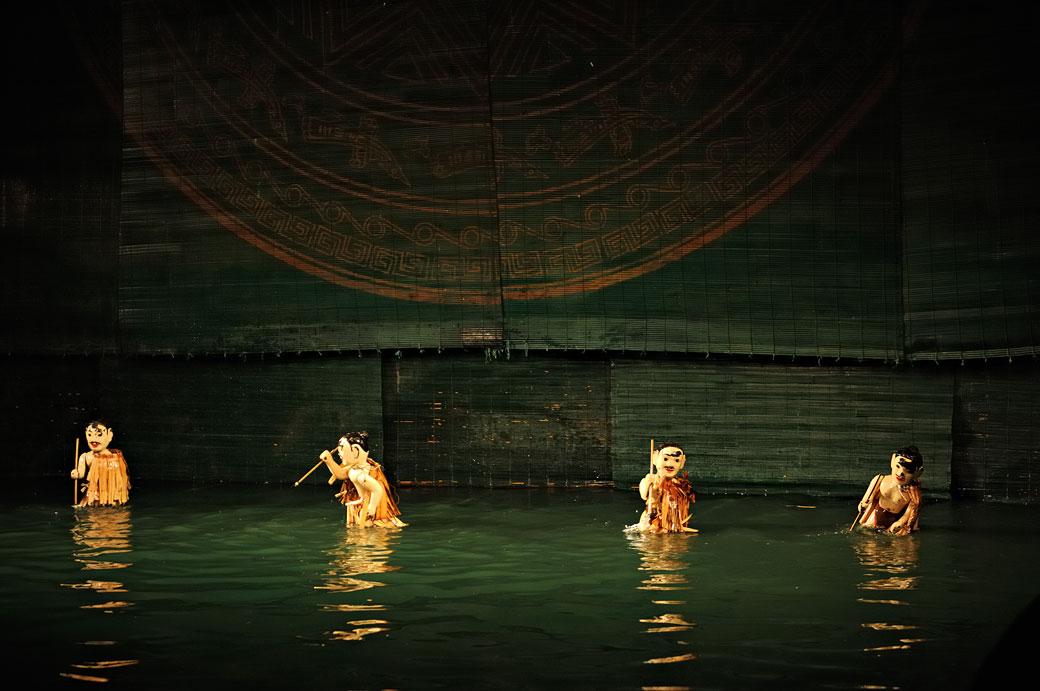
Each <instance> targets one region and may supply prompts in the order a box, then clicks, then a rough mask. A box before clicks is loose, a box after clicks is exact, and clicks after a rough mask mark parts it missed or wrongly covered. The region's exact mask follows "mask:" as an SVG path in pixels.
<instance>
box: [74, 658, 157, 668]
mask: <svg viewBox="0 0 1040 691" xmlns="http://www.w3.org/2000/svg"><path fill="white" fill-rule="evenodd" d="M140 662H141V661H140V660H102V661H101V662H81V663H79V664H74V665H72V666H73V667H76V668H77V669H112V668H114V667H129V666H131V665H136V664H139V663H140Z"/></svg>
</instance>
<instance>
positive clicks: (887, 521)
mask: <svg viewBox="0 0 1040 691" xmlns="http://www.w3.org/2000/svg"><path fill="white" fill-rule="evenodd" d="M890 464H891V467H892V473H891V474H890V475H876V476H875V477H874V479H873V480H871V482H870V485H869V486H868V487H867V491H866V494H864V495H863V498H862V499H861V500H860V502H859V512H860V516H859V518H858V524H859V525H861V526H863V527H865V528H877V529H879V530H887V531H888V532H889V533H891V534H892V535H909V534H910V533H912V532H915V531H916V530H917V527H918V526H917V524H918V520H919V519H920V515H921V481H920V477H921V474H922V473H924V459H923V458H921V452H920V451H918V450H917V447H916V446H907V447H904V448H902V449H899V450H898V451H896V452H895V453H894V454H892V459H891V461H890ZM854 525H855V524H854Z"/></svg>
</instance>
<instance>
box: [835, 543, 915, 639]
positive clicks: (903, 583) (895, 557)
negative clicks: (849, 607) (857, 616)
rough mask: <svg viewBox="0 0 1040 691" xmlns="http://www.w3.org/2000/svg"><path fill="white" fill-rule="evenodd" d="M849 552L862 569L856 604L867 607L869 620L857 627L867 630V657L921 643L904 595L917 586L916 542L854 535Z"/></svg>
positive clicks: (909, 604)
mask: <svg viewBox="0 0 1040 691" xmlns="http://www.w3.org/2000/svg"><path fill="white" fill-rule="evenodd" d="M852 546H853V549H854V550H855V552H856V557H857V558H858V560H859V563H860V566H861V567H862V568H863V580H862V581H861V582H860V583H859V584H858V586H857V587H858V588H859V590H860V596H859V597H858V598H857V601H858V602H861V603H864V604H865V605H869V606H871V608H870V612H871V615H870V616H871V620H870V621H867V622H864V623H863V624H862V625H861V626H862V627H863V628H864V629H866V630H869V631H870V632H872V633H870V634H869V635H868V639H867V640H868V641H869V644H868V645H867V647H865V648H864V651H865V652H868V653H871V654H877V653H883V652H889V651H896V650H908V649H910V648H911V647H912V646H913V645H915V644H918V643H922V642H924V641H925V640H926V639H924V638H921V636H920V632H919V631H918V626H917V625H916V624H912V623H908V622H907V618H908V617H910V616H911V615H912V614H913V609H912V607H911V603H910V601H909V600H908V599H906V593H908V592H909V591H913V590H916V589H917V588H918V586H919V585H920V577H919V576H918V575H917V565H918V558H919V555H918V550H919V549H920V543H919V542H918V541H917V540H892V539H889V538H888V537H886V536H885V535H880V534H874V535H869V534H862V535H858V536H857V537H856V538H855V539H854V541H853V543H852Z"/></svg>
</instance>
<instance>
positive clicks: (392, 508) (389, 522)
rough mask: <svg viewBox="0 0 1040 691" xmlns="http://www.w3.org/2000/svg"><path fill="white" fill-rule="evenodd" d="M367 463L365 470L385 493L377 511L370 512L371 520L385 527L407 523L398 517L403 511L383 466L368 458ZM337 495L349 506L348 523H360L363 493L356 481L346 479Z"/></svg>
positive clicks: (341, 501)
mask: <svg viewBox="0 0 1040 691" xmlns="http://www.w3.org/2000/svg"><path fill="white" fill-rule="evenodd" d="M367 465H368V467H367V469H365V471H364V472H366V473H367V474H368V475H369V476H370V477H371V478H372V479H373V480H375V481H376V482H378V483H379V486H380V487H382V488H383V494H382V495H381V497H380V500H379V502H378V503H377V504H376V508H375V511H374V512H370V514H369V516H370V520H371V521H372V523H373V524H374V525H378V526H381V527H384V528H389V527H392V526H402V525H405V524H404V523H402V522H401V521H400V519H399V518H398V516H400V515H401V511H400V509H398V508H397V502H395V501H394V497H393V490H392V489H391V488H390V483H389V482H387V481H386V475H384V474H383V468H382V467H381V466H380V465H379V464H378V463H376V462H375V461H373V460H372V459H369V460H368V464H367ZM336 496H338V497H339V498H340V503H342V504H343V505H344V506H346V507H347V525H360V524H361V495H360V494H358V491H357V487H355V486H354V483H353V482H352V481H351V480H344V481H343V485H342V486H341V487H340V492H339V494H338V495H336Z"/></svg>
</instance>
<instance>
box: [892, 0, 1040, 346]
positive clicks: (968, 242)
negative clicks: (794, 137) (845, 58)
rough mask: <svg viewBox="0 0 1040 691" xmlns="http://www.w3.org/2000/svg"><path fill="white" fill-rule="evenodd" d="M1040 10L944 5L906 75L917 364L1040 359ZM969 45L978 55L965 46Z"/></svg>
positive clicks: (910, 319)
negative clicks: (1037, 54)
mask: <svg viewBox="0 0 1040 691" xmlns="http://www.w3.org/2000/svg"><path fill="white" fill-rule="evenodd" d="M1036 26H1037V16H1036V8H1035V7H1032V6H1027V5H1023V4H1021V3H1016V2H998V3H996V4H995V5H992V6H989V7H988V9H987V11H986V12H983V13H979V12H977V11H972V10H971V9H970V8H968V7H965V6H960V5H958V6H956V7H954V6H949V7H947V6H945V5H944V6H943V7H942V9H940V8H939V7H935V9H934V10H933V11H931V12H929V13H928V15H927V17H926V21H925V22H924V24H923V26H922V30H921V32H920V40H918V41H916V42H914V43H912V44H911V45H910V46H908V49H907V53H906V55H905V58H904V62H905V67H904V77H903V90H902V93H903V106H902V111H903V121H904V124H903V147H902V149H903V151H902V154H903V198H904V216H905V220H904V227H903V238H904V239H903V243H904V258H903V266H904V274H905V276H906V309H905V321H906V332H907V336H906V338H907V342H906V350H907V353H908V355H909V356H910V357H912V358H915V359H922V360H923V359H960V358H986V357H999V356H1005V357H1006V356H1008V355H1021V354H1031V353H1036V352H1037V351H1038V350H1040V272H1038V271H1037V270H1036V267H1037V266H1038V265H1040V235H1038V234H1037V232H1036V228H1037V225H1038V223H1040V196H1038V195H1037V194H1036V189H1037V187H1038V186H1040V173H1038V172H1037V167H1036V155H1035V154H1036V150H1037V147H1036V138H1037V137H1036V123H1037V121H1038V120H1040V100H1038V99H1037V97H1036V89H1034V88H1033V87H1032V85H1033V84H1034V83H1035V79H1036V77H1035V70H1034V68H1033V63H1034V62H1035V61H1034V59H1033V52H1034V49H1033V43H1034V40H1035V37H1034V34H1035V32H1036ZM966 48H967V49H966Z"/></svg>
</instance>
